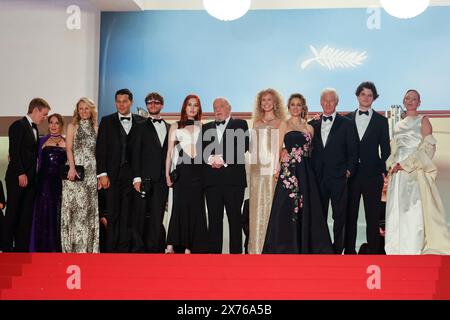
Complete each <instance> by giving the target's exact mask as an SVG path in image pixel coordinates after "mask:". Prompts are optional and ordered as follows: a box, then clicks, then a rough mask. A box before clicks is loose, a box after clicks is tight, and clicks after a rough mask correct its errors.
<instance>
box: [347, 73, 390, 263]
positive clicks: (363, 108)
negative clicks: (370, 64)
mask: <svg viewBox="0 0 450 320" xmlns="http://www.w3.org/2000/svg"><path fill="white" fill-rule="evenodd" d="M356 96H357V98H358V102H359V108H358V109H357V110H356V111H354V112H352V113H350V114H348V117H349V118H350V119H351V121H352V123H353V125H354V127H355V130H356V131H357V132H358V143H359V145H358V146H359V159H358V163H357V166H356V171H355V174H354V175H353V176H352V177H351V178H350V179H349V181H348V182H349V185H348V186H349V195H348V214H347V222H346V230H345V253H346V254H356V250H355V243H356V234H357V223H358V212H359V202H360V199H361V195H362V196H363V199H364V212H365V215H366V237H367V251H368V253H372V254H378V253H379V252H380V233H379V224H380V220H381V219H380V218H381V215H382V211H383V207H382V203H381V191H382V189H383V181H384V176H385V174H386V160H387V158H388V157H389V155H390V153H391V148H390V145H389V125H388V120H387V119H386V117H384V116H382V115H380V114H378V113H377V112H376V111H374V110H373V109H372V103H373V102H374V101H375V100H376V99H377V98H378V93H377V88H376V87H375V85H374V84H373V83H372V82H363V83H361V84H360V85H359V86H358V88H357V89H356Z"/></svg>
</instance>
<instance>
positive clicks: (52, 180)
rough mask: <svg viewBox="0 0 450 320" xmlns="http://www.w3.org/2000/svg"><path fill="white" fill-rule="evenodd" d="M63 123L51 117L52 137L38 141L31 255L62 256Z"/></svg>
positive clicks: (55, 116) (64, 158)
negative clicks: (44, 253) (61, 172)
mask: <svg viewBox="0 0 450 320" xmlns="http://www.w3.org/2000/svg"><path fill="white" fill-rule="evenodd" d="M63 127H64V122H63V119H62V117H61V115H59V114H57V113H55V114H52V115H51V116H49V117H48V128H49V132H50V134H48V135H46V136H44V137H42V138H40V140H39V156H38V185H37V193H36V200H35V203H34V212H33V225H32V229H31V243H30V251H31V252H61V237H60V221H61V190H62V182H61V177H60V170H61V166H62V165H64V164H65V163H66V161H67V156H66V141H65V139H64V137H63V136H62V135H61V133H62V129H63Z"/></svg>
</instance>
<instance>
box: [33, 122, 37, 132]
mask: <svg viewBox="0 0 450 320" xmlns="http://www.w3.org/2000/svg"><path fill="white" fill-rule="evenodd" d="M31 127H32V128H33V129H35V130H36V131H38V128H37V125H36V123H34V122H33V123H31Z"/></svg>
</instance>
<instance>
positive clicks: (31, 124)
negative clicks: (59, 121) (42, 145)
mask: <svg viewBox="0 0 450 320" xmlns="http://www.w3.org/2000/svg"><path fill="white" fill-rule="evenodd" d="M25 118H27V120H28V122H29V123H30V126H31V128H32V129H33V133H34V139H35V140H36V141H37V139H38V133H37V131H36V129H35V128H33V119H31V118H30V116H29V115H26V116H25Z"/></svg>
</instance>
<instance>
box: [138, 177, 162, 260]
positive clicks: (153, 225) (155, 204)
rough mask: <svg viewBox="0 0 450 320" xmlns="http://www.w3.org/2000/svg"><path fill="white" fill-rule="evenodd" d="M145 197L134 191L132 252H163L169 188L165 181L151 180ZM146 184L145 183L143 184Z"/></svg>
mask: <svg viewBox="0 0 450 320" xmlns="http://www.w3.org/2000/svg"><path fill="white" fill-rule="evenodd" d="M144 183H150V187H148V186H147V188H146V189H147V190H151V192H147V194H146V195H145V197H141V194H139V193H137V192H136V191H134V192H133V194H134V195H133V198H134V203H135V209H134V210H133V214H132V224H131V225H132V248H131V251H132V252H148V253H163V252H164V250H165V247H166V230H165V228H164V225H163V219H164V213H165V211H166V204H167V196H168V194H169V189H168V188H167V185H166V182H165V181H160V182H150V181H144ZM142 186H144V184H142Z"/></svg>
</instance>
